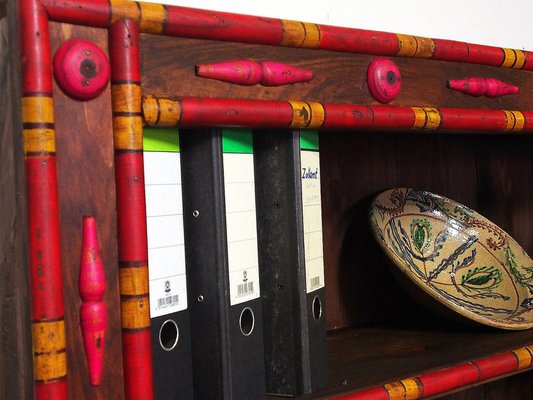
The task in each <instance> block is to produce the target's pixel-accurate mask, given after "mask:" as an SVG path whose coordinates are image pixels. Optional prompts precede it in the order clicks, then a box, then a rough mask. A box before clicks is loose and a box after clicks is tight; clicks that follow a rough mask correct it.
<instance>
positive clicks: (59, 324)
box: [32, 320, 66, 353]
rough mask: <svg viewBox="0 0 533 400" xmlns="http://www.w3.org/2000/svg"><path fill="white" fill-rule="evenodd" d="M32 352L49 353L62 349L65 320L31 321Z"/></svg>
mask: <svg viewBox="0 0 533 400" xmlns="http://www.w3.org/2000/svg"><path fill="white" fill-rule="evenodd" d="M32 337H33V352H34V353H50V352H56V351H64V350H65V346H66V340H65V321H64V320H61V321H51V322H47V321H43V322H34V323H32Z"/></svg>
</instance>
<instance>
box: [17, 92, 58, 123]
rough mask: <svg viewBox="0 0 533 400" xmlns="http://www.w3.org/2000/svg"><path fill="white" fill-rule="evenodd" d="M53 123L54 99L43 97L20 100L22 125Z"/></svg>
mask: <svg viewBox="0 0 533 400" xmlns="http://www.w3.org/2000/svg"><path fill="white" fill-rule="evenodd" d="M26 122H30V123H39V122H45V123H54V99H53V98H52V97H45V96H26V97H23V98H22V123H26Z"/></svg>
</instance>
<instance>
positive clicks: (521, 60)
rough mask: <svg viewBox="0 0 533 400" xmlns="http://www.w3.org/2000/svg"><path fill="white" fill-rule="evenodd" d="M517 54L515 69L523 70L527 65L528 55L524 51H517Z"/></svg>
mask: <svg viewBox="0 0 533 400" xmlns="http://www.w3.org/2000/svg"><path fill="white" fill-rule="evenodd" d="M515 53H516V63H515V65H514V67H513V68H515V69H522V68H523V67H524V64H525V63H526V53H524V52H523V51H522V50H515Z"/></svg>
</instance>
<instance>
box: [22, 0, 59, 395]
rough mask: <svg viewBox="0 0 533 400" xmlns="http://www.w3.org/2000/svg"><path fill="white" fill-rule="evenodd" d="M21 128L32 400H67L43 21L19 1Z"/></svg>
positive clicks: (37, 6) (32, 2) (33, 7)
mask: <svg viewBox="0 0 533 400" xmlns="http://www.w3.org/2000/svg"><path fill="white" fill-rule="evenodd" d="M19 15H20V26H21V29H20V33H21V42H22V54H21V55H22V57H21V60H22V128H23V139H24V140H23V142H24V159H25V167H26V185H27V199H28V227H29V229H28V247H29V269H30V281H31V297H32V347H33V370H34V382H35V398H36V399H37V400H44V399H51V398H53V399H59V400H64V399H66V398H67V390H66V389H67V387H66V377H67V353H66V341H65V321H64V304H63V287H62V276H61V256H60V244H59V207H58V195H57V170H56V144H55V130H54V101H53V98H52V74H51V56H50V43H49V36H48V16H47V14H46V10H45V9H44V7H43V6H42V5H41V3H40V2H39V1H37V0H21V2H20V14H19Z"/></svg>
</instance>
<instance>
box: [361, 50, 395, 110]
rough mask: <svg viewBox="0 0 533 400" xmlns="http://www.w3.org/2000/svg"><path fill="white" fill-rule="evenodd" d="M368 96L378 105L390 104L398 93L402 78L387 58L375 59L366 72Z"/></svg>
mask: <svg viewBox="0 0 533 400" xmlns="http://www.w3.org/2000/svg"><path fill="white" fill-rule="evenodd" d="M367 83H368V89H369V90H370V94H371V95H372V97H373V98H374V99H376V100H377V101H379V102H380V103H384V104H386V103H390V102H391V101H392V100H394V99H395V98H396V97H397V96H398V94H399V93H400V89H401V88H402V76H401V75H400V70H399V69H398V67H397V66H396V64H394V63H393V62H392V61H391V60H389V59H388V58H376V59H375V60H374V61H372V62H371V63H370V66H369V67H368V72H367Z"/></svg>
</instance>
